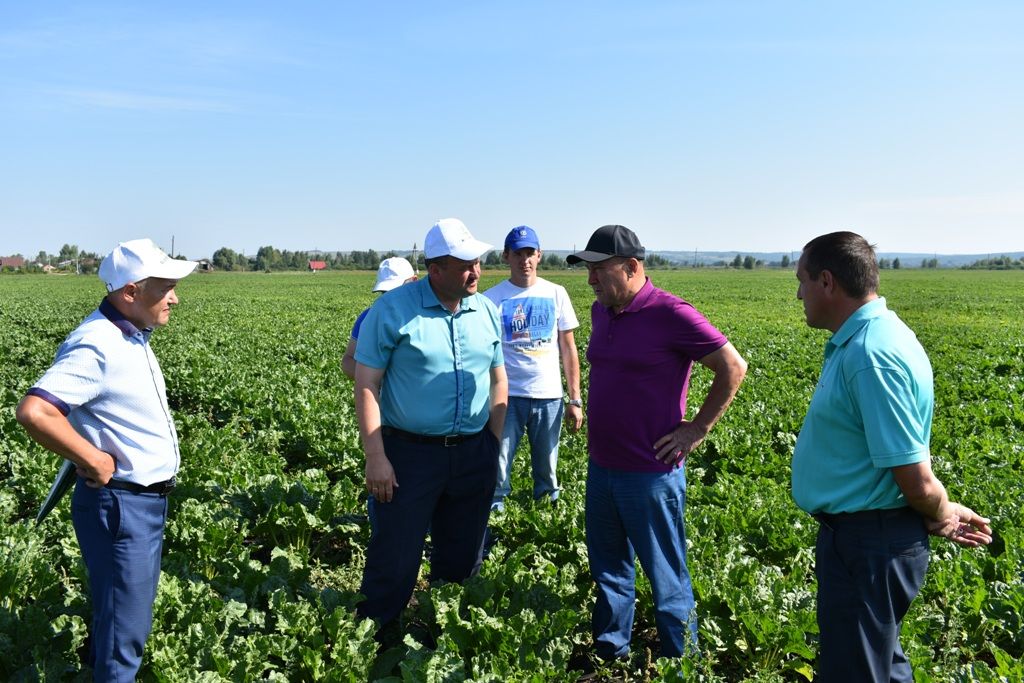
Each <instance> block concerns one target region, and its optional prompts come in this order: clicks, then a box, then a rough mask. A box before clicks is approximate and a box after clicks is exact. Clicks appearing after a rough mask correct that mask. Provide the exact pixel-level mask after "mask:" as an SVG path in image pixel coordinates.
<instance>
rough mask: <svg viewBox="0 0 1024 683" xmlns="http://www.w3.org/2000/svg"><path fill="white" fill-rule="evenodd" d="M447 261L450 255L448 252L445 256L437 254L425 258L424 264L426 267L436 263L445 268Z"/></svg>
mask: <svg viewBox="0 0 1024 683" xmlns="http://www.w3.org/2000/svg"><path fill="white" fill-rule="evenodd" d="M447 261H448V255H447V254H445V255H444V256H435V257H434V258H425V259H423V266H424V267H426V268H429V267H430V266H432V265H433V264H435V263H436V264H437V265H438V267H439V268H444V266H445V263H446V262H447Z"/></svg>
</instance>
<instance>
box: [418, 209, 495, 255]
mask: <svg viewBox="0 0 1024 683" xmlns="http://www.w3.org/2000/svg"><path fill="white" fill-rule="evenodd" d="M492 248H493V247H492V246H491V245H490V244H487V243H485V242H481V241H480V240H478V239H474V238H473V236H472V235H470V234H469V228H467V227H466V224H465V223H463V222H462V221H460V220H459V219H458V218H442V219H441V220H439V221H438V222H436V223H434V226H433V227H432V228H430V231H429V232H427V238H426V239H425V240H424V241H423V257H424V258H438V257H439V256H454V257H455V258H457V259H460V260H462V261H475V260H476V259H478V258H480V257H481V256H483V255H484V254H486V253H487V252H488V251H490V250H491V249H492Z"/></svg>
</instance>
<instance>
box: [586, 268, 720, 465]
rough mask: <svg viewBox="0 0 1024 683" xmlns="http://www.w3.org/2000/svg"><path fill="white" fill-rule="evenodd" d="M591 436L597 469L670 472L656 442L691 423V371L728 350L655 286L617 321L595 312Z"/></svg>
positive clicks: (688, 309)
mask: <svg viewBox="0 0 1024 683" xmlns="http://www.w3.org/2000/svg"><path fill="white" fill-rule="evenodd" d="M590 315H591V322H592V330H591V335H590V343H589V344H588V345H587V360H588V361H589V362H590V393H589V397H588V400H587V434H588V441H589V444H590V457H591V459H592V460H593V461H594V463H596V464H598V465H600V466H602V467H609V468H612V469H617V470H628V471H632V472H668V471H670V470H671V469H672V467H671V466H669V465H665V464H663V463H660V462H658V461H657V460H655V459H654V454H655V453H656V451H655V449H654V442H655V441H657V440H658V439H660V438H661V437H663V436H665V435H666V434H668V433H669V432H670V431H672V430H673V429H675V427H676V426H677V425H678V424H679V422H680V421H681V420H682V419H683V417H684V416H685V415H686V389H687V385H688V384H689V381H690V370H691V369H692V368H693V363H694V361H696V360H699V359H701V358H703V357H704V356H706V355H708V354H709V353H711V352H712V351H715V350H717V349H719V348H721V347H723V346H725V344H726V343H727V342H728V339H726V338H725V335H723V334H722V333H721V332H719V331H718V330H717V329H716V328H715V327H714V326H713V325H712V324H711V323H709V322H708V321H707V319H706V318H705V317H704V316H703V315H701V314H700V313H699V312H698V311H697V309H695V308H694V307H693V306H691V305H690V304H689V303H687V302H686V301H683V300H682V299H680V298H679V297H677V296H675V295H674V294H671V293H669V292H666V291H664V290H661V289H658V288H656V287H655V286H654V285H653V284H651V280H650V278H648V279H647V282H646V283H644V286H643V288H641V290H640V291H639V292H638V293H637V295H636V297H635V298H634V299H633V301H631V302H630V303H629V305H628V306H626V307H625V308H624V309H622V310H621V311H620V312H619V313H618V314H614V313H612V311H611V310H610V309H608V308H605V307H604V306H602V305H601V304H599V303H598V302H596V301H595V302H594V305H593V306H592V307H591V309H590Z"/></svg>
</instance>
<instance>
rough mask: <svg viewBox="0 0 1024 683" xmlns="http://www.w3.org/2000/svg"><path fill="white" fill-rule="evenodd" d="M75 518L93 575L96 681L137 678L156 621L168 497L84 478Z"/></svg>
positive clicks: (74, 508)
mask: <svg viewBox="0 0 1024 683" xmlns="http://www.w3.org/2000/svg"><path fill="white" fill-rule="evenodd" d="M71 519H72V522H73V523H74V526H75V535H76V536H77V537H78V545H79V547H80V548H81V549H82V559H83V560H85V567H86V570H87V571H88V574H89V595H90V597H91V599H92V629H91V634H92V647H91V650H90V658H91V660H92V661H91V662H90V664H91V665H92V667H93V680H95V681H118V682H120V681H126V682H130V681H134V680H135V674H136V672H138V670H139V666H140V665H141V664H142V649H143V646H144V645H145V644H146V639H147V638H148V637H149V631H150V629H151V628H152V624H153V601H154V600H155V599H156V590H157V583H158V582H159V580H160V552H161V550H162V548H163V538H164V522H165V520H166V519H167V498H165V497H162V496H160V495H159V494H156V493H131V492H129V491H121V490H115V489H107V488H102V489H94V488H90V487H88V486H86V485H85V481H84V480H83V479H81V478H79V480H78V482H77V483H76V485H75V492H74V495H73V497H72V499H71Z"/></svg>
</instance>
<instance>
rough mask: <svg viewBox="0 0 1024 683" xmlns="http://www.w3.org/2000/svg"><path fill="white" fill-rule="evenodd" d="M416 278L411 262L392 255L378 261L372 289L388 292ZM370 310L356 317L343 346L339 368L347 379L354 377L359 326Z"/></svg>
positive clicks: (365, 310) (367, 308) (367, 309)
mask: <svg viewBox="0 0 1024 683" xmlns="http://www.w3.org/2000/svg"><path fill="white" fill-rule="evenodd" d="M417 279H418V278H417V277H416V273H415V272H413V269H412V264H411V263H409V262H408V261H407V260H405V259H404V258H402V257H401V256H392V257H391V258H386V259H384V260H383V261H381V262H380V267H379V268H377V281H376V282H375V283H373V291H374V292H378V293H384V292H390V291H391V290H392V289H394V288H395V287H401V286H402V285H404V284H405V283H407V282H415V281H416V280H417ZM369 312H370V308H369V306H367V307H366V309H364V310H363V312H362V313H360V314H359V315H358V317H356V321H355V323H354V324H353V325H352V334H351V335H349V338H348V344H347V345H346V346H345V355H343V356H342V357H341V370H342V372H344V373H345V374H346V375H348V377H349V379H355V377H356V346H358V344H359V328H360V327H362V325H363V319H364V318H366V314H367V313H369Z"/></svg>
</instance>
